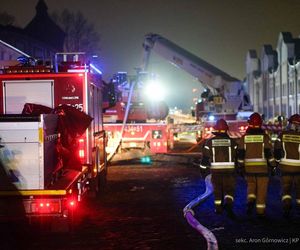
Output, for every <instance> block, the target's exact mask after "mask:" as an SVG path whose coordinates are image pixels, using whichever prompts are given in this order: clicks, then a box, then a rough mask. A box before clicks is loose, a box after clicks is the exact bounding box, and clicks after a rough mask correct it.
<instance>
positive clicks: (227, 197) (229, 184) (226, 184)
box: [211, 173, 236, 206]
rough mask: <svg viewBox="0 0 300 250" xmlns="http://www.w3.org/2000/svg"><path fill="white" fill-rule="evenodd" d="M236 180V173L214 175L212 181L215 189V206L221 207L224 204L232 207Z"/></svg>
mask: <svg viewBox="0 0 300 250" xmlns="http://www.w3.org/2000/svg"><path fill="white" fill-rule="evenodd" d="M235 179H236V178H235V176H234V173H226V174H223V173H212V176H211V181H212V185H213V188H214V196H215V206H221V205H222V204H223V202H225V203H227V204H228V203H230V205H232V203H233V201H234V198H233V196H234V191H235V181H236V180H235ZM223 199H224V200H223Z"/></svg>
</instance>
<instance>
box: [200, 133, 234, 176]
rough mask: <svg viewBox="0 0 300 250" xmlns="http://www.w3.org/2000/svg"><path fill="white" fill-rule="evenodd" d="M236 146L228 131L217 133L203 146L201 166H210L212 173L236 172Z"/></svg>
mask: <svg viewBox="0 0 300 250" xmlns="http://www.w3.org/2000/svg"><path fill="white" fill-rule="evenodd" d="M236 148H237V145H236V143H235V141H234V140H233V139H232V138H230V137H229V136H228V134H227V133H216V136H215V137H213V138H211V139H209V140H207V142H206V143H205V145H204V147H203V150H202V154H203V156H202V161H201V166H202V167H203V166H204V167H210V169H211V172H212V173H213V172H215V173H223V172H226V173H228V172H234V170H235V155H236V154H235V151H236Z"/></svg>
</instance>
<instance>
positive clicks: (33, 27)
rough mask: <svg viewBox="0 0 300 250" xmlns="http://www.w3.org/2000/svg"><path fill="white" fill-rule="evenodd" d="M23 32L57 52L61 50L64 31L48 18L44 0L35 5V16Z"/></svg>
mask: <svg viewBox="0 0 300 250" xmlns="http://www.w3.org/2000/svg"><path fill="white" fill-rule="evenodd" d="M24 31H25V32H26V33H27V34H28V35H30V36H32V37H34V38H36V39H38V40H40V41H42V42H45V43H48V44H49V45H51V46H53V47H54V48H56V49H57V50H62V49H63V43H64V38H65V33H64V31H63V30H62V29H61V28H60V27H59V26H58V25H57V24H56V23H55V22H54V21H53V20H52V19H51V18H50V17H49V14H48V7H47V5H46V3H45V2H44V0H39V2H38V3H37V5H36V15H35V17H34V18H33V19H32V20H31V22H30V23H29V24H28V25H27V26H26V27H25V28H24Z"/></svg>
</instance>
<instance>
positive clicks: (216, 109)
mask: <svg viewBox="0 0 300 250" xmlns="http://www.w3.org/2000/svg"><path fill="white" fill-rule="evenodd" d="M143 48H144V56H143V64H142V70H145V71H147V68H148V64H149V60H150V56H151V52H152V51H154V52H156V54H158V55H160V56H161V57H163V58H164V59H166V60H167V61H169V62H170V63H171V64H173V65H175V66H177V67H178V68H180V69H182V70H184V71H186V72H187V73H189V74H190V75H192V76H193V77H195V78H196V79H197V80H198V81H199V82H200V83H201V84H202V85H203V87H204V92H203V93H202V95H201V101H200V102H199V103H197V104H196V114H195V115H196V119H197V121H198V122H199V127H198V129H199V130H200V131H198V132H199V134H200V135H199V136H200V137H203V138H204V137H206V138H208V137H210V136H211V129H212V122H213V121H214V120H216V119H219V118H224V119H226V120H227V121H228V120H229V121H230V122H229V126H230V131H231V133H232V136H233V137H239V136H240V135H241V134H242V133H244V132H245V129H246V126H247V122H246V121H245V120H244V121H243V120H242V119H241V120H240V119H238V117H237V114H238V113H239V112H240V111H250V110H251V104H250V100H249V96H248V95H247V93H246V92H245V91H244V87H243V84H242V82H241V81H239V80H238V79H237V78H235V77H232V76H230V75H229V74H227V73H225V72H224V71H222V70H220V69H218V68H217V67H215V66H213V65H211V64H209V63H208V62H206V61H205V60H203V59H201V58H199V57H197V56H195V55H194V54H192V53H190V52H189V51H187V50H185V49H183V48H182V47H180V46H178V45H176V44H175V43H173V42H172V41H170V40H168V39H166V38H164V37H162V36H160V35H158V34H153V33H150V34H147V35H146V36H145V39H144V43H143ZM193 129H195V127H194V128H193ZM175 130H176V128H175Z"/></svg>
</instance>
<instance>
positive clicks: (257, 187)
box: [246, 174, 269, 215]
mask: <svg viewBox="0 0 300 250" xmlns="http://www.w3.org/2000/svg"><path fill="white" fill-rule="evenodd" d="M246 181H247V202H248V204H249V203H251V202H255V201H256V213H257V214H260V215H263V214H264V213H265V209H266V198H267V190H268V183H269V177H268V176H262V175H256V174H252V175H248V176H246Z"/></svg>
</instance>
